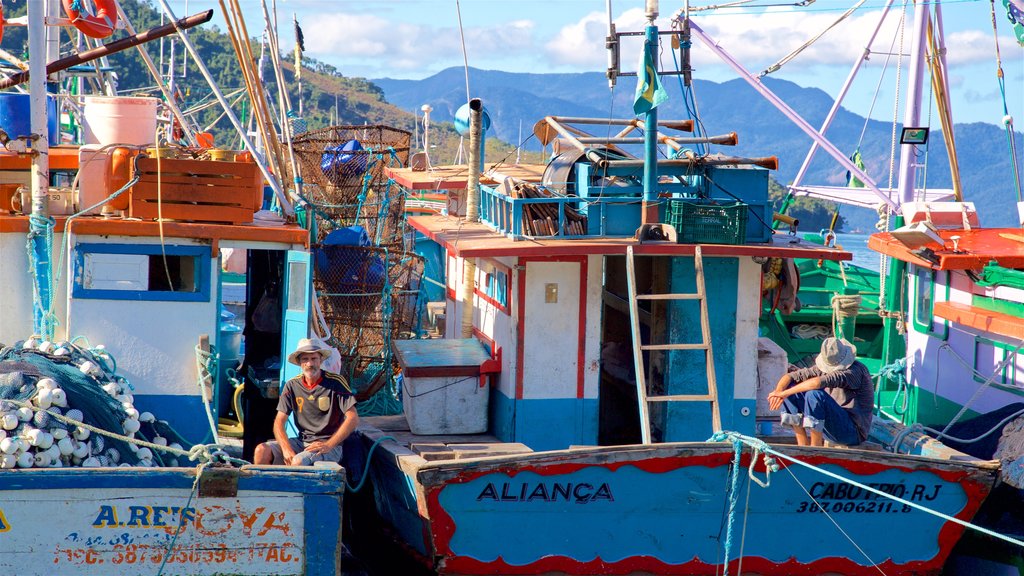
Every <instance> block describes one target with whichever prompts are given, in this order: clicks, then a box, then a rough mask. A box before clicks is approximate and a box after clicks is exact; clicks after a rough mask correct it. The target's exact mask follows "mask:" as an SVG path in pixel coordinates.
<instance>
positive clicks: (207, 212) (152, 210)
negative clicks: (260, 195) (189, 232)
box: [131, 202, 253, 224]
mask: <svg viewBox="0 0 1024 576" xmlns="http://www.w3.org/2000/svg"><path fill="white" fill-rule="evenodd" d="M131 215H132V217H133V218H142V219H153V218H158V217H160V216H163V217H164V218H169V219H171V220H194V221H198V222H223V223H230V224H241V223H243V222H252V220H253V218H252V215H253V212H252V210H251V209H249V208H241V207H237V206H223V205H218V206H209V205H196V204H167V203H164V204H162V205H161V206H160V210H159V213H158V209H157V203H155V202H133V203H132V206H131Z"/></svg>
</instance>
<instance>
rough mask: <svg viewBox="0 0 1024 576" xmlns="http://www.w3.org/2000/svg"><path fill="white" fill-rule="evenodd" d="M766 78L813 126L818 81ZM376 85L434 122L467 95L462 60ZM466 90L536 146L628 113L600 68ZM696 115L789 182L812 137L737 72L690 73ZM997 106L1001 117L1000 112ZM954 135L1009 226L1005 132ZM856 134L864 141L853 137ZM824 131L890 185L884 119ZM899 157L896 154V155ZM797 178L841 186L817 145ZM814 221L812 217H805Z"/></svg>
mask: <svg viewBox="0 0 1024 576" xmlns="http://www.w3.org/2000/svg"><path fill="white" fill-rule="evenodd" d="M763 80H764V82H765V84H766V85H767V86H768V87H769V88H771V89H772V90H773V91H774V92H775V93H776V94H778V95H779V96H780V97H781V98H782V99H783V100H785V101H786V102H787V103H788V104H789V105H790V106H791V107H792V108H794V109H795V110H797V111H798V112H799V113H801V114H802V115H803V116H804V118H805V119H806V120H807V121H808V122H810V123H811V125H812V126H820V125H821V122H822V121H823V120H824V118H825V116H826V115H827V113H828V111H829V109H830V108H831V106H832V102H833V101H832V99H831V98H830V97H829V96H828V95H827V94H825V93H824V92H823V91H821V90H818V89H816V88H802V87H800V86H797V85H796V84H793V83H792V82H787V81H784V80H777V79H772V78H765V79H763ZM373 82H374V84H376V85H378V86H380V87H381V88H382V89H383V90H384V95H385V97H386V98H387V100H388V101H389V102H392V103H394V104H396V105H398V106H399V107H401V108H403V109H406V110H417V109H419V107H420V106H421V105H422V104H430V105H431V106H433V108H434V112H433V116H434V118H435V119H436V120H438V121H443V120H446V119H449V118H450V117H451V112H452V111H453V110H454V108H455V107H457V106H458V103H459V102H461V101H463V100H464V99H465V77H464V71H463V69H461V68H450V69H447V70H444V71H442V72H440V73H438V74H436V75H434V76H431V77H429V78H425V79H423V80H393V79H387V78H385V79H377V80H374V81H373ZM470 82H471V88H472V91H473V94H474V96H477V97H480V98H482V99H483V100H484V103H485V106H487V108H488V110H489V111H490V114H491V118H492V120H494V128H493V130H494V132H495V134H496V135H497V137H498V138H501V139H503V140H507V141H510V142H517V141H518V139H519V134H520V127H522V128H521V133H522V134H523V140H524V142H523V144H524V145H525V146H527V147H530V146H533V147H539V145H538V144H537V143H536V141H535V140H532V139H531V136H532V127H533V124H534V123H535V122H536V121H537V120H540V119H542V118H543V117H544V116H548V115H553V116H577V117H592V118H607V117H609V116H611V117H616V118H625V117H630V116H632V101H633V86H634V84H633V80H632V79H625V80H624V81H623V82H622V83H621V84H620V85H619V86H618V87H617V88H616V89H615V90H614V91H609V89H608V83H607V80H606V78H605V77H604V74H603V73H599V72H594V73H583V74H513V73H508V72H499V71H489V70H477V69H470ZM694 86H695V87H694V91H695V93H696V95H697V103H698V105H699V110H700V117H701V119H702V122H703V124H704V126H705V128H706V130H707V132H708V133H710V134H724V133H728V132H737V133H738V134H739V145H738V146H736V147H717V150H718V151H720V152H723V153H726V154H736V155H739V156H769V155H774V156H778V157H779V170H778V172H776V173H775V174H774V178H775V179H776V180H777V181H779V182H782V183H788V182H791V181H792V180H793V178H794V177H795V176H796V173H797V171H798V170H799V168H800V165H801V163H802V162H803V159H804V156H805V154H806V152H807V150H808V148H809V147H810V143H811V140H810V138H809V137H808V136H806V135H805V134H804V133H803V132H801V131H800V129H799V128H797V127H796V125H794V124H793V123H792V122H790V121H789V120H788V119H786V118H785V116H783V115H782V113H781V112H779V111H778V110H776V109H775V108H774V107H773V106H772V105H771V104H769V103H768V102H767V101H766V100H765V99H764V98H762V97H761V96H760V95H758V94H757V93H756V92H755V91H754V90H753V89H752V88H750V87H749V86H748V85H747V84H746V83H745V82H743V81H742V80H738V79H737V80H731V81H729V82H723V83H716V82H708V81H701V80H695V81H694ZM677 94H678V92H676V93H675V94H674V95H673V96H674V97H671V98H670V99H669V100H668V101H667V102H666V103H665V104H663V105H662V106H661V107H660V108H659V118H662V119H680V118H686V117H687V114H686V112H685V110H684V108H683V103H682V102H681V99H680V98H679V97H678V95H677ZM996 112H999V114H1000V115H1001V112H1000V111H996ZM954 130H955V133H956V143H957V151H958V157H959V160H960V170H961V176H962V182H963V187H964V191H965V192H964V193H965V196H966V198H967V200H970V201H973V202H975V204H976V206H977V207H978V209H979V211H980V212H981V213H982V221H983V222H984V223H985V224H986V225H989V226H996V225H1001V226H1010V225H1016V220H1015V219H1016V210H1015V209H1014V202H1016V194H1015V192H1014V186H1013V179H1012V178H1013V174H1012V168H1011V163H1010V157H1009V154H1008V153H1007V145H1006V136H1005V132H1004V131H1003V130H1002V128H1001V127H1000V126H996V125H994V124H983V123H974V124H956V125H955V126H954ZM862 132H863V134H864V137H863V139H861V138H860V135H861V133H862ZM828 135H829V137H830V138H831V139H832V141H833V142H834V143H835V144H836V146H837V147H838V148H839V149H840V150H843V151H845V152H847V153H849V154H852V153H853V152H854V151H855V150H857V149H858V148H859V149H860V151H861V155H862V156H863V159H864V163H865V166H866V169H867V172H868V174H870V175H872V176H873V177H874V178H875V179H876V180H878V181H879V184H880V185H886V184H887V183H888V176H887V174H888V167H889V161H890V154H889V150H890V142H891V135H892V125H891V124H890V123H886V122H881V121H877V120H868V121H865V119H864V118H863V117H861V116H858V115H856V114H853V113H851V112H849V111H847V110H842V109H841V110H840V111H839V113H838V114H837V116H836V118H835V120H834V121H833V123H832V127H831V128H830V130H829V132H828ZM1016 139H1017V149H1018V150H1024V135H1022V134H1020V133H1018V134H1016ZM926 154H927V156H926V157H925V158H922V160H924V159H927V161H928V166H927V170H926V171H921V174H922V175H923V177H926V178H927V183H928V186H929V187H932V188H949V187H951V183H950V182H951V178H950V174H949V165H948V161H947V159H946V153H945V148H944V143H943V135H942V133H941V132H939V131H937V130H933V131H932V134H931V138H930V140H929V143H928V148H927V150H926ZM896 162H897V164H898V162H899V160H898V158H897V160H896ZM804 182H805V183H814V184H830V185H844V184H845V183H846V170H845V169H843V168H841V167H840V166H839V165H838V164H837V163H836V162H834V161H833V160H832V159H831V158H829V157H828V156H827V155H826V154H824V153H822V152H819V153H818V154H817V155H816V156H815V160H814V162H813V163H812V164H811V166H810V170H809V172H808V175H807V176H806V178H805V179H804ZM841 214H842V215H843V216H844V217H845V218H846V219H847V221H848V223H849V226H848V229H854V230H861V231H865V232H867V231H872V230H873V226H874V222H875V220H876V215H875V214H874V213H873V211H871V210H867V209H858V208H851V207H843V208H842V209H841ZM804 220H806V222H807V224H808V225H809V226H810V225H812V223H813V226H817V225H818V224H819V223H820V219H818V218H814V219H804Z"/></svg>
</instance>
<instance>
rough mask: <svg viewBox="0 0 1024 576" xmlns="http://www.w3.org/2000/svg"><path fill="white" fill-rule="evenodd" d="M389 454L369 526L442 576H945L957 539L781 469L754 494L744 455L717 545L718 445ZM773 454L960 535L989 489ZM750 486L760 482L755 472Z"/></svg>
mask: <svg viewBox="0 0 1024 576" xmlns="http://www.w3.org/2000/svg"><path fill="white" fill-rule="evenodd" d="M386 444H387V443H385V444H382V445H381V446H382V447H385V448H386V446H385V445H386ZM388 450H389V451H391V450H394V452H395V453H396V455H398V454H403V453H404V456H400V457H399V458H392V457H390V456H391V455H388V456H384V457H381V456H375V457H374V458H373V460H372V463H371V475H372V476H371V477H372V478H373V480H374V485H375V490H376V493H375V495H374V497H375V501H376V503H377V510H378V512H379V513H380V515H381V517H382V518H383V520H384V521H385V522H386V523H387V524H388V525H389V528H390V529H391V531H392V532H393V533H396V534H397V535H398V536H399V538H400V539H401V540H403V541H404V543H405V544H407V545H408V546H410V547H412V548H413V549H415V550H416V551H417V552H418V553H419V555H420V556H421V557H422V558H424V559H430V558H433V559H434V560H433V561H431V560H428V563H432V564H433V565H432V567H433V568H434V569H436V570H437V571H438V572H440V573H444V574H449V573H450V574H495V573H498V574H545V573H564V574H629V573H634V572H640V573H654V574H681V573H683V574H716V573H721V572H722V570H723V567H724V562H725V558H726V556H727V557H728V559H729V570H730V571H732V572H734V573H735V572H738V571H739V570H740V569H742V571H743V572H753V573H758V574H794V573H806V574H822V573H839V574H877V573H878V569H879V568H881V569H882V570H883V571H884V572H885V573H886V574H928V573H938V572H940V571H941V568H942V564H943V562H944V561H945V559H946V557H947V556H948V554H949V552H950V550H951V549H952V547H953V545H954V544H955V542H956V541H957V540H958V539H959V537H960V535H961V533H962V532H963V530H964V528H963V527H962V526H960V525H958V524H955V523H953V522H948V521H946V520H944V519H941V518H938V517H936V516H932V515H929V514H926V513H924V512H921V511H919V510H917V509H915V508H913V507H912V506H910V505H908V504H904V503H900V502H898V501H896V500H892V499H889V498H886V497H883V496H879V495H876V494H874V493H872V492H869V491H867V490H865V489H862V488H858V487H855V486H853V485H851V484H847V483H845V482H842V481H840V480H836V479H832V478H829V477H827V476H823V475H821V474H820V473H818V472H816V471H813V470H810V469H807V468H804V467H801V466H797V465H792V464H790V465H786V462H784V461H780V464H782V465H783V469H782V470H780V471H778V472H775V473H772V474H771V475H770V480H771V481H770V484H769V485H768V487H767V488H762V487H760V486H758V485H756V484H754V483H753V481H751V480H748V477H747V467H748V466H749V464H750V455H749V453H744V455H743V459H742V469H741V470H740V474H739V481H738V484H737V487H736V490H735V491H734V492H733V494H734V500H733V501H734V503H735V509H734V512H733V514H732V515H731V519H732V525H733V528H732V530H733V533H732V535H731V537H729V536H728V524H729V522H730V514H729V503H730V497H729V494H730V485H731V481H732V479H731V469H732V466H731V463H732V460H733V451H732V447H731V446H730V445H728V444H705V443H683V444H663V445H657V446H648V447H644V446H629V447H606V448H588V449H572V450H563V451H554V452H542V453H530V454H524V455H515V456H500V457H494V458H481V459H470V460H453V461H441V462H425V463H422V465H419V466H416V465H412V464H411V459H412V458H415V457H414V456H410V453H409V452H408V451H406V450H402V449H401V448H400V447H397V445H395V446H394V447H393V448H391V449H388ZM785 451H786V452H789V453H792V454H793V455H794V456H795V457H798V458H799V459H800V460H801V461H804V462H807V463H809V464H813V465H815V466H818V467H820V468H822V469H824V470H827V471H829V472H832V473H835V474H838V475H841V476H843V477H846V478H850V479H852V480H855V481H857V482H859V483H862V484H865V485H868V486H871V487H874V488H876V489H878V490H880V491H881V492H884V493H885V494H890V495H892V496H895V497H899V498H902V499H903V500H906V501H908V502H912V503H915V504H918V505H921V506H924V507H927V508H928V509H931V510H935V511H938V512H942V513H945V514H948V515H951V516H954V517H957V518H959V519H962V520H970V519H971V518H972V517H973V515H974V513H975V512H976V511H977V509H978V507H979V505H980V503H981V501H982V500H983V499H984V497H985V495H986V494H987V493H988V491H989V490H990V489H991V486H992V482H993V479H994V474H995V467H994V466H993V465H991V464H981V463H974V464H964V463H954V462H949V461H943V460H939V459H931V458H920V457H911V456H906V455H903V456H895V455H892V454H887V453H879V452H869V451H860V450H840V449H836V450H821V449H818V450H815V451H812V450H804V449H799V448H796V447H787V448H785ZM403 459H404V460H405V464H403V463H402V460H403ZM976 462H977V461H976ZM754 470H755V474H756V476H757V478H759V479H762V480H763V479H764V478H765V470H764V466H763V463H762V462H760V461H758V462H756V463H755V466H754ZM837 526H839V527H841V529H842V530H840V529H839V528H837ZM894 534H899V543H898V545H897V544H896V543H894V541H893V539H892V535H894Z"/></svg>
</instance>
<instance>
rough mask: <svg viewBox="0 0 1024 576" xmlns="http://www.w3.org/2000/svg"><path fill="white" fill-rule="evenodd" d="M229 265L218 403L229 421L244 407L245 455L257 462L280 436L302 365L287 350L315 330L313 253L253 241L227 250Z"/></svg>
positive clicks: (223, 287) (224, 277)
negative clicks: (280, 405) (286, 400)
mask: <svg viewBox="0 0 1024 576" xmlns="http://www.w3.org/2000/svg"><path fill="white" fill-rule="evenodd" d="M225 252H226V251H225ZM237 252H241V254H238V253H237ZM221 264H222V270H221V284H220V294H221V299H222V307H221V310H222V312H221V314H222V322H221V333H220V334H219V337H220V338H219V344H218V350H219V351H220V354H221V370H220V374H219V376H220V382H219V384H218V402H217V405H218V411H219V413H220V414H219V415H220V416H221V417H227V418H226V420H227V421H228V422H230V421H231V420H232V419H233V420H234V421H235V422H238V420H239V418H238V412H239V411H240V412H241V422H240V424H241V426H240V427H241V437H242V442H243V447H242V457H243V458H244V459H246V460H249V461H251V460H252V457H253V453H254V451H255V449H256V446H257V445H258V444H260V443H261V442H264V441H266V440H269V439H271V438H273V435H274V434H273V423H274V418H275V416H276V414H277V402H278V396H279V392H280V387H281V383H282V382H283V381H284V380H285V378H287V377H290V376H291V375H292V374H293V373H294V372H296V371H297V369H294V370H293V369H290V368H294V367H291V366H289V365H287V364H286V354H287V352H286V350H288V349H293V348H294V347H295V344H296V343H297V342H298V339H299V338H304V337H306V336H307V335H308V328H309V326H308V322H309V258H308V253H306V252H303V251H286V250H259V249H252V248H249V249H236V250H235V251H233V252H232V253H229V254H228V255H227V257H226V258H225V254H224V253H223V252H222V260H221ZM243 272H244V273H243ZM234 338H237V339H238V343H237V346H234V345H233V339H234ZM236 350H237V354H234V355H233V353H235V351H236ZM233 431H235V432H236V433H237V429H234V430H233Z"/></svg>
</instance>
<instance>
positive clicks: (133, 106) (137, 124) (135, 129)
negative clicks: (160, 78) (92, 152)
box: [82, 96, 159, 146]
mask: <svg viewBox="0 0 1024 576" xmlns="http://www.w3.org/2000/svg"><path fill="white" fill-rule="evenodd" d="M158 102H159V101H158V100H157V99H156V98H135V97H126V96H87V97H86V98H85V106H84V109H83V112H82V116H83V124H84V127H85V143H86V144H99V145H101V146H104V145H107V144H135V145H138V146H151V145H152V144H153V138H154V137H155V135H156V108H157V103H158Z"/></svg>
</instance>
